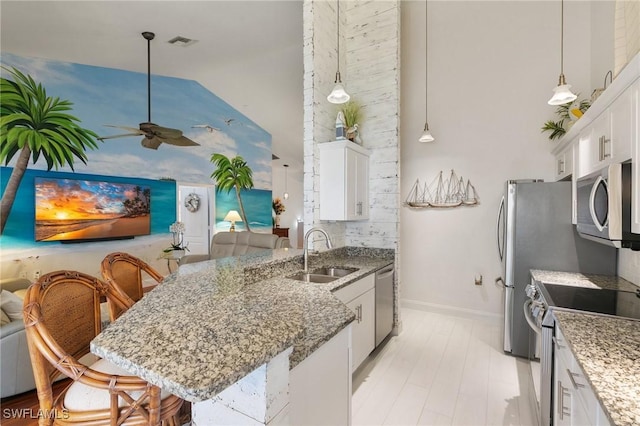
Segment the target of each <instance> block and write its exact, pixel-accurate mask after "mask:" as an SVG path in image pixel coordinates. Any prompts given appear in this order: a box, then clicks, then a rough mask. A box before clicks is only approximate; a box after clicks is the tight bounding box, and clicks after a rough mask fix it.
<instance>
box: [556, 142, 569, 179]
mask: <svg viewBox="0 0 640 426" xmlns="http://www.w3.org/2000/svg"><path fill="white" fill-rule="evenodd" d="M572 175H573V143H571V144H569V146H568V147H567V148H565V150H564V151H562V152H561V153H560V154H558V155H556V181H558V180H563V179H565V178H567V177H568V176H572Z"/></svg>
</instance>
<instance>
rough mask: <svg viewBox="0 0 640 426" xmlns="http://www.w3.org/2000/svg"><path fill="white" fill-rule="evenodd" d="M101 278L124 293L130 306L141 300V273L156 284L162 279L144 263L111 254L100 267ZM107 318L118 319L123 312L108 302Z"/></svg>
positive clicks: (136, 259)
mask: <svg viewBox="0 0 640 426" xmlns="http://www.w3.org/2000/svg"><path fill="white" fill-rule="evenodd" d="M100 269H101V272H102V278H104V280H105V281H106V282H107V283H109V284H111V285H112V286H113V287H115V288H116V290H117V291H121V292H124V293H123V294H122V295H123V296H125V297H128V298H129V299H130V302H131V304H133V303H135V302H137V301H138V300H140V299H142V295H143V290H142V273H143V272H144V273H145V274H147V275H149V276H150V277H151V278H153V279H154V280H155V281H156V282H157V283H161V282H162V280H163V279H164V277H163V276H162V275H160V273H159V272H158V271H156V270H155V269H153V268H152V267H151V266H149V265H148V264H147V263H146V262H144V261H143V260H141V259H138V258H137V257H134V256H131V255H130V254H127V253H121V252H116V253H111V254H108V255H107V256H106V257H105V258H104V259H103V260H102V265H101V267H100ZM107 304H108V306H109V317H110V318H111V321H113V320H115V319H116V318H118V317H119V316H120V315H121V314H122V312H123V310H122V309H120V308H119V307H118V306H117V305H116V304H114V303H112V302H109V301H108V300H107Z"/></svg>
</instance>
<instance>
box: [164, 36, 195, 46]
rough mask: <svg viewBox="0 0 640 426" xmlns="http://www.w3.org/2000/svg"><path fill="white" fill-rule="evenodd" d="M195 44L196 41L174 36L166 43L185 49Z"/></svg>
mask: <svg viewBox="0 0 640 426" xmlns="http://www.w3.org/2000/svg"><path fill="white" fill-rule="evenodd" d="M197 42H198V40H193V39H190V38H186V37H182V36H175V37H174V38H172V39H171V40H169V41H168V42H167V43H169V44H173V45H176V46H181V47H187V46H191V45H192V44H194V43H197Z"/></svg>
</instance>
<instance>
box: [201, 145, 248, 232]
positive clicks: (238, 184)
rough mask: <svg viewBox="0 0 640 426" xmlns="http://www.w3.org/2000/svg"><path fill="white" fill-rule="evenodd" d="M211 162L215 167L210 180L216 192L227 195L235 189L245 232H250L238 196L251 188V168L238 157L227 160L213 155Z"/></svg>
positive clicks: (220, 155)
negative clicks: (223, 192)
mask: <svg viewBox="0 0 640 426" xmlns="http://www.w3.org/2000/svg"><path fill="white" fill-rule="evenodd" d="M211 162H212V163H213V164H214V165H215V166H216V170H215V171H214V172H213V173H212V174H211V179H213V180H214V182H215V183H216V190H217V191H222V190H226V191H227V193H228V192H230V191H231V190H232V189H234V188H235V190H236V197H238V205H239V207H240V215H241V216H242V221H243V222H244V224H245V226H246V227H247V231H251V227H250V226H249V221H248V220H247V215H246V214H245V212H244V205H243V204H242V197H241V196H240V191H241V190H242V189H251V188H253V172H252V171H251V168H250V167H249V166H248V165H247V162H246V161H244V158H242V157H241V156H239V155H236V156H235V157H233V158H232V159H229V158H227V157H226V156H224V155H222V154H213V155H212V156H211Z"/></svg>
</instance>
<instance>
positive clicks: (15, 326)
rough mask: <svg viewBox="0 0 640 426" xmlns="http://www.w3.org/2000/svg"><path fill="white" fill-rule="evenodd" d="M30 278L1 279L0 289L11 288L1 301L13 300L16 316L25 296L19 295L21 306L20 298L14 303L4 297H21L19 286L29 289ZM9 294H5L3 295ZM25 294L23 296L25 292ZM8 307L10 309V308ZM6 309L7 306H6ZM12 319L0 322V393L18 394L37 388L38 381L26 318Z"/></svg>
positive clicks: (0, 394) (12, 306)
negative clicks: (32, 360)
mask: <svg viewBox="0 0 640 426" xmlns="http://www.w3.org/2000/svg"><path fill="white" fill-rule="evenodd" d="M29 285H31V282H30V281H29V280H27V279H24V278H7V279H2V280H0V290H4V291H7V292H10V293H11V295H8V294H7V293H4V294H3V298H2V303H3V307H5V308H6V306H8V305H5V303H10V305H11V306H10V308H9V309H11V310H12V311H13V316H14V317H15V313H16V312H17V310H18V309H19V310H20V311H21V310H22V309H21V308H22V306H21V304H22V300H21V299H22V298H20V306H19V307H18V306H16V303H17V302H14V303H12V301H8V302H7V300H5V299H8V298H15V297H19V296H16V292H18V294H20V293H21V292H20V290H26V289H27V287H29ZM5 295H6V296H8V297H4V296H5ZM22 297H24V296H22ZM9 309H7V310H9ZM3 313H4V309H3ZM9 320H10V321H9V323H7V324H4V325H2V326H0V382H1V386H0V388H1V392H0V397H2V398H5V397H8V396H13V395H17V394H19V393H22V392H26V391H30V390H33V389H35V388H36V382H35V379H34V377H33V370H32V368H31V359H30V358H29V348H28V346H27V334H26V332H25V330H24V321H23V320H22V317H19V318H9Z"/></svg>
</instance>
